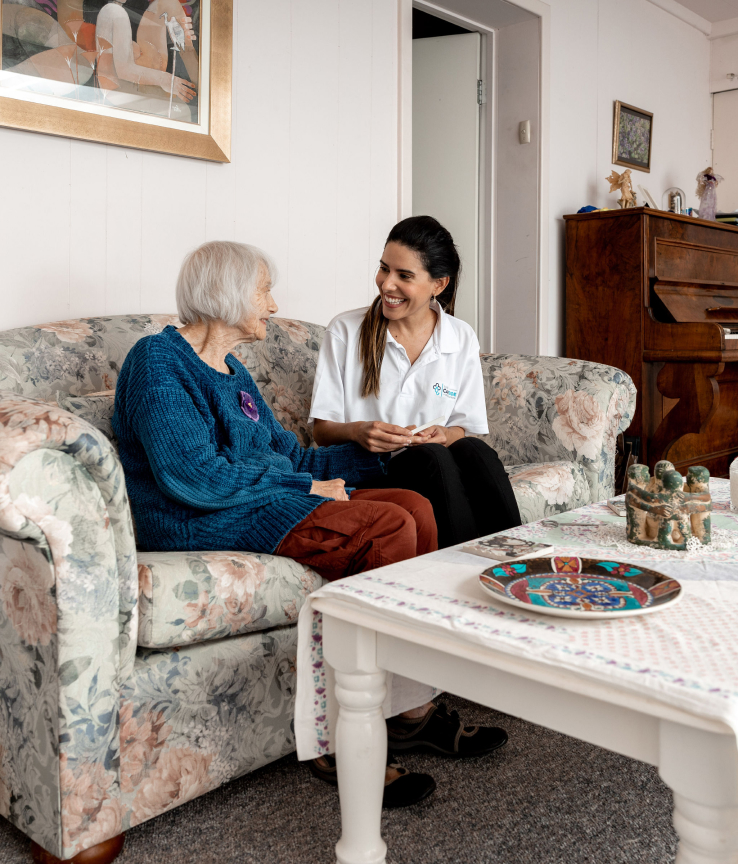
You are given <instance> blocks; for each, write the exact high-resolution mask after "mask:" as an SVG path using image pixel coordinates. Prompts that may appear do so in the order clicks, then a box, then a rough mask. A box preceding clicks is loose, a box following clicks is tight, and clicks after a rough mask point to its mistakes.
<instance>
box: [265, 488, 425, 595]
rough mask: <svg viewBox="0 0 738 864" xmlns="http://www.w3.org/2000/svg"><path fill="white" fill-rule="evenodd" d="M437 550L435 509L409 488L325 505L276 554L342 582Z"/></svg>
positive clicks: (361, 492) (353, 495) (369, 492)
mask: <svg viewBox="0 0 738 864" xmlns="http://www.w3.org/2000/svg"><path fill="white" fill-rule="evenodd" d="M436 549H438V533H437V531H436V520H435V518H434V517H433V507H432V506H431V503H430V501H428V499H427V498H423V496H422V495H418V493H417V492H411V491H409V490H407V489H357V490H356V491H355V492H352V493H351V500H350V501H326V502H324V503H323V504H321V505H320V506H319V507H317V508H316V509H315V510H313V512H312V513H311V514H310V515H309V516H308V517H307V518H305V519H303V520H302V522H299V523H298V524H297V525H295V527H294V528H293V529H292V530H291V531H290V533H289V534H288V535H287V536H286V537H285V538H284V540H282V542H281V543H280V544H279V547H278V548H277V553H276V554H278V555H285V556H286V557H287V558H294V559H295V561H299V562H300V564H306V565H307V566H308V567H312V568H313V570H316V571H317V572H318V573H320V575H321V576H322V577H323V578H324V579H330V580H331V581H332V580H334V579H341V578H342V577H343V576H353V575H354V574H355V573H363V572H364V571H365V570H373V569H374V568H375V567H383V566H384V565H385V564H394V563H395V562H396V561H405V560H406V559H407V558H414V557H415V556H416V555H425V553H426V552H435V551H436Z"/></svg>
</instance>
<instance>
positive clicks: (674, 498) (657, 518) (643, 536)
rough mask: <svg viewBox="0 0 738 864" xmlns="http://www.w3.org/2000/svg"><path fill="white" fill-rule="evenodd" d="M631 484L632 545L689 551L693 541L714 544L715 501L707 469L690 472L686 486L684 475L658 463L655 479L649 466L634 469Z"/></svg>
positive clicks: (628, 501) (630, 473)
mask: <svg viewBox="0 0 738 864" xmlns="http://www.w3.org/2000/svg"><path fill="white" fill-rule="evenodd" d="M628 481H629V482H628V492H627V494H626V496H625V506H626V516H627V524H628V540H629V541H630V542H631V543H635V544H637V545H639V546H653V547H655V548H657V549H686V548H687V541H688V540H690V539H691V538H692V537H696V538H697V539H698V540H700V542H701V543H709V542H710V540H711V515H710V514H711V512H712V498H711V497H710V472H709V471H708V470H707V468H703V467H702V466H694V467H692V468H690V469H689V472H688V474H687V483H686V486H685V484H684V478H683V477H682V475H681V474H680V473H679V472H678V471H676V470H675V469H674V466H673V465H672V463H671V462H667V461H666V460H663V461H661V462H657V463H656V465H655V467H654V472H653V477H651V476H650V474H649V471H648V467H647V466H646V465H631V466H630V468H629V469H628Z"/></svg>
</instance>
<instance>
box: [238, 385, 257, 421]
mask: <svg viewBox="0 0 738 864" xmlns="http://www.w3.org/2000/svg"><path fill="white" fill-rule="evenodd" d="M238 398H239V401H240V402H241V410H242V411H243V413H244V414H245V415H246V416H247V417H248V418H249V420H258V419H259V409H258V408H257V407H256V403H255V402H254V400H253V399H252V398H251V394H250V393H247V392H246V391H245V390H241V391H240V392H239V394H238Z"/></svg>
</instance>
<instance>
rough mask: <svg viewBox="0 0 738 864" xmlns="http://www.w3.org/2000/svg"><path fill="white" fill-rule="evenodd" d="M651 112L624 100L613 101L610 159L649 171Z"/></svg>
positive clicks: (616, 163) (627, 166) (639, 169)
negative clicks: (613, 114) (613, 118)
mask: <svg viewBox="0 0 738 864" xmlns="http://www.w3.org/2000/svg"><path fill="white" fill-rule="evenodd" d="M652 139H653V114H652V113H651V112H650V111H643V110H641V109H640V108H635V107H634V106H633V105H626V104H625V102H616V103H615V122H614V123H613V134H612V161H613V164H614V165H625V167H626V168H635V169H636V170H637V171H646V172H650V171H651V141H652Z"/></svg>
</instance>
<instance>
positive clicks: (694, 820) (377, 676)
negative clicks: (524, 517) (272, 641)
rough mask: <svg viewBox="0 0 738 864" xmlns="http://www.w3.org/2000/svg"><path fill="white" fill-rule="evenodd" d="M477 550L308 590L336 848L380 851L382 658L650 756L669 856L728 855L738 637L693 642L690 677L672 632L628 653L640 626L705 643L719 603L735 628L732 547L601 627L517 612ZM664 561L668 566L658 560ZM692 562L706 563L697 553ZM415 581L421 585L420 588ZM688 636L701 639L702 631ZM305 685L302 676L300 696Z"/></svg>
mask: <svg viewBox="0 0 738 864" xmlns="http://www.w3.org/2000/svg"><path fill="white" fill-rule="evenodd" d="M720 488H722V487H720ZM723 491H724V490H723ZM723 498H724V496H723ZM593 514H594V518H596V519H599V518H600V517H602V518H604V519H606V518H607V517H606V516H605V515H604V513H603V512H602V511H601V510H599V511H598V510H597V505H594V507H589V508H583V509H582V511H580V512H579V513H577V512H575V513H573V514H566V518H563V517H562V519H560V520H559V524H560V525H561V524H563V522H566V520H570V523H571V524H573V525H575V526H576V525H577V520H579V522H580V523H582V524H583V525H584V526H585V529H586V520H587V519H588V518H590V519H591V518H593ZM724 515H725V516H726V518H727V517H728V514H727V513H726V514H724ZM718 521H719V520H718ZM724 524H727V523H724ZM527 530H529V532H530V531H531V530H532V531H533V534H535V529H527ZM562 530H563V529H562ZM539 533H540V532H539ZM574 533H576V530H574ZM579 533H582V532H581V531H580V532H579ZM584 533H585V534H586V530H584ZM531 536H532V535H531ZM580 539H581V538H580ZM558 552H559V549H557V553H558ZM583 552H584V550H580V554H583ZM561 554H566V553H561ZM612 557H613V558H614V559H615V560H617V557H616V555H614V554H613V555H612ZM735 557H736V559H738V555H736V556H735ZM489 563H490V564H492V563H493V562H489ZM484 566H486V562H484V561H482V560H481V559H474V558H471V556H462V555H461V554H460V553H458V552H453V551H449V550H445V551H441V552H438V553H434V554H433V555H430V556H424V558H420V559H415V560H414V561H412V562H405V565H404V566H403V565H394V566H393V567H388V568H382V569H381V570H377V571H373V572H372V573H371V574H364V576H360V577H353V580H350V586H349V585H347V582H348V581H349V580H343V582H339V583H333V584H332V585H329V586H326V587H325V588H323V589H321V590H320V591H319V592H318V593H317V595H314V598H313V600H312V609H311V611H310V615H312V616H313V619H314V620H319V618H320V616H321V615H322V652H323V653H322V656H323V658H324V659H325V660H326V661H327V662H328V663H329V664H330V666H331V667H332V668H333V670H334V674H335V697H336V699H337V702H338V706H339V707H338V718H337V722H336V723H335V724H334V728H333V729H332V730H331V733H330V734H331V735H332V741H331V748H330V749H333V748H335V752H336V754H337V764H338V780H339V794H340V801H341V819H342V836H341V839H340V841H339V842H338V844H337V846H336V855H337V859H338V861H339V862H340V864H381V862H383V861H385V855H386V845H385V843H384V841H383V840H382V838H381V835H380V815H381V805H382V792H383V782H384V767H385V757H386V745H387V737H386V726H385V722H384V719H383V715H382V711H381V706H382V703H383V701H384V698H385V692H386V688H385V674H386V673H387V672H392V673H397V674H399V675H402V676H406V677H407V678H410V679H413V680H415V681H419V682H423V683H425V684H429V685H432V686H434V687H438V688H440V689H442V690H445V691H448V692H450V693H454V694H457V695H459V696H462V697H465V698H467V699H470V700H473V701H474V702H477V703H481V704H483V705H486V706H489V707H490V708H494V709H496V710H499V711H502V712H505V713H508V714H512V715H514V716H516V717H520V718H523V719H525V720H527V721H530V722H532V723H538V724H540V725H542V726H545V727H548V728H550V729H554V730H556V731H559V732H563V733H565V734H567V735H571V736H573V737H575V738H579V739H581V740H583V741H587V742H590V743H592V744H597V745H599V746H601V747H605V748H607V749H609V750H613V751H615V752H617V753H621V754H623V755H625V756H629V757H631V758H634V759H640V760H641V761H644V762H647V763H650V764H652V765H656V766H658V769H659V773H660V775H661V777H662V779H663V780H664V782H665V783H667V784H668V785H669V786H670V787H671V789H672V790H673V792H674V825H675V828H676V831H677V833H678V834H679V837H680V844H679V852H678V855H677V862H678V864H708V862H709V864H738V748H737V746H736V735H735V731H734V729H735V727H736V723H735V722H734V720H735V719H736V718H738V714H737V713H736V708H738V686H736V687H735V688H734V689H731V686H732V685H730V682H731V681H732V680H733V679H732V678H730V676H732V675H734V671H733V666H732V663H733V658H734V654H735V651H736V650H738V647H736V648H733V645H730V646H727V648H726V650H727V651H728V652H731V653H728V654H725V657H728V658H729V660H728V665H729V666H730V669H729V670H728V672H726V671H725V662H723V661H721V663H720V664H718V665H715V664H713V665H712V666H711V665H710V663H711V662H712V661H711V658H708V657H705V656H700V657H696V656H695V658H694V663H695V664H696V665H695V666H693V665H692V663H691V661H689V662H688V661H684V662H685V666H686V668H687V670H688V671H687V673H685V674H687V675H693V676H694V677H693V678H692V679H684V680H683V679H681V678H680V677H679V676H678V674H677V675H676V677H675V675H674V674H673V673H672V671H670V670H672V666H673V664H674V663H676V662H678V661H677V660H674V658H673V656H672V655H670V654H669V653H668V652H669V650H670V649H669V646H666V647H665V648H664V652H666V653H664V654H663V656H662V655H659V653H658V651H656V653H655V654H654V656H655V657H656V659H655V661H654V663H653V664H651V665H648V664H645V665H644V666H643V668H637V666H638V664H637V662H634V660H633V658H636V661H637V658H638V656H639V654H638V651H639V650H640V648H638V645H637V644H636V643H638V640H640V639H643V645H645V646H647V645H648V644H649V640H653V639H657V640H659V639H660V640H661V641H662V642H663V641H664V640H665V639H667V638H669V637H668V636H666V635H665V634H667V633H669V632H670V631H669V628H672V629H673V632H674V633H676V634H679V633H682V634H683V632H691V633H692V634H693V636H694V638H696V639H697V640H698V642H699V640H700V639H701V638H702V634H703V633H704V639H706V640H708V642H709V640H710V639H712V643H710V644H713V647H714V646H715V645H716V644H717V643H716V642H715V640H716V639H720V638H721V637H724V634H723V632H722V630H720V627H721V626H723V625H724V624H725V619H726V618H727V619H729V620H728V622H727V625H726V626H728V625H729V626H730V627H736V628H737V630H738V597H736V602H735V603H734V602H733V598H734V597H735V591H734V588H738V585H737V586H732V587H731V588H730V592H732V593H729V594H728V593H726V592H727V589H726V588H725V585H727V584H729V583H731V582H732V581H733V580H738V563H737V562H736V561H734V560H730V561H728V560H726V561H723V562H722V563H721V564H720V567H719V568H717V569H719V570H720V573H721V574H722V577H723V581H722V582H721V583H720V585H718V587H717V588H716V587H715V585H714V584H713V582H714V581H715V580H712V579H709V578H704V579H703V578H702V577H700V578H699V579H698V581H697V582H695V583H691V582H684V584H685V589H686V594H687V596H686V597H685V599H684V600H683V601H682V602H681V603H680V604H678V605H676V606H675V607H674V609H673V610H664V611H663V612H659V613H656V614H654V615H650V616H645V617H643V618H631V619H627V621H628V622H629V623H628V624H623V623H622V622H624V621H626V619H621V620H620V622H618V623H617V626H615V627H613V626H612V623H613V622H606V624H605V625H604V629H603V624H601V623H599V622H584V623H580V622H568V621H566V620H565V619H553V618H547V617H546V616H543V615H536V614H532V615H530V616H528V618H526V617H525V615H524V614H523V615H522V616H521V613H520V612H519V611H518V610H516V609H514V608H513V607H507V608H506V607H505V605H504V604H502V603H500V604H498V605H496V604H495V603H494V601H492V600H491V599H489V598H487V597H486V596H485V595H484V593H483V592H482V591H481V589H476V588H475V576H474V574H476V573H478V572H479V571H480V569H482V568H483V567H484ZM652 566H656V565H655V564H653V565H652ZM659 569H661V570H663V571H666V572H668V567H667V566H665V565H664V564H663V563H662V564H661V566H660V567H659ZM708 569H709V568H708ZM694 570H695V572H697V571H699V573H702V572H703V571H704V572H707V570H706V568H705V567H704V566H703V564H702V562H699V561H698V562H696V563H695V564H694ZM731 573H733V576H732V577H731V575H730V574H731ZM677 578H680V577H677ZM434 580H435V581H434ZM441 580H443V581H441ZM723 583H724V584H723ZM423 585H429V586H430V589H429V590H428V591H425V592H424V590H422V588H420V587H419V586H423ZM439 585H440V586H442V587H441V589H440V591H439V587H438V586H439ZM721 585H722V586H723V587H720V586H721ZM349 589H350V590H349ZM475 590H478V591H479V594H478V603H475V597H476V595H475V593H474V592H475ZM716 591H717V594H716V593H715V592H716ZM403 592H405V593H403ZM723 595H725V596H723ZM716 596H717V597H718V598H722V599H719V600H717V601H716V600H715V597H716ZM726 596H727V597H729V599H728V601H726V600H725V597H726ZM404 597H407V602H405V601H404V600H403V599H402V598H404ZM459 598H462V599H459ZM469 598H472V599H471V600H470V599H469ZM704 598H707V599H704ZM711 598H712V599H711ZM728 606H729V607H730V608H728ZM715 610H717V617H716V619H715V623H714V624H708V625H706V626H703V625H702V624H701V623H699V622H698V621H697V619H698V617H699V616H700V615H703V614H704V615H706V616H707V618H706V619H705V620H707V621H709V620H711V618H710V616H711V615H713V613H714V612H715ZM723 610H724V611H723ZM690 616H692V617H691V618H690ZM693 619H694V620H693ZM306 620H307V618H306ZM700 620H701V619H700ZM695 622H697V623H695ZM526 628H527V629H526ZM680 628H681V629H680ZM685 628H686V631H685ZM690 628H692V629H691V630H690ZM704 631H709V632H704ZM301 638H303V636H302V635H301ZM675 638H677V637H675ZM678 638H680V639H684V638H686V637H683V635H682V636H680V637H678ZM618 639H621V640H624V641H622V642H621V643H618V641H617V640H618ZM516 640H517V641H516ZM547 640H549V641H550V644H549V642H547ZM638 644H640V643H638ZM650 644H652V645H653V644H654V643H653V642H651V643H650ZM695 644H696V648H697V650H699V651H701V652H702V654H703V655H704V653H705V649H704V646H702V647H700V646H701V645H702V643H700V644H697V643H695ZM705 644H707V643H705ZM734 644H735V645H736V646H738V640H737V641H736V643H734ZM583 645H584V646H585V648H584V649H583V648H582V646H583ZM608 645H609V646H610V647H609V648H606V647H603V646H608ZM587 646H589V647H587ZM619 646H620V647H619ZM622 646H628V647H627V649H625V648H623V647H622ZM723 647H725V646H723ZM590 648H591V649H592V650H591V651H590V650H589V649H590ZM608 650H609V651H610V652H611V654H610V655H609V659H608V655H607V651H608ZM644 650H645V649H644ZM654 650H655V649H654ZM721 650H722V649H721ZM612 652H614V654H613V653H612ZM627 652H630V655H629V656H628V657H625V653H627ZM718 653H719V652H718ZM657 655H658V656H657ZM582 657H583V658H584V659H583V660H581V658H582ZM613 657H615V658H616V659H613ZM621 657H622V658H623V661H622V662H620V659H619V658H621ZM580 662H581V663H583V664H584V665H577V664H579V663H580ZM715 663H717V660H715ZM598 664H599V665H598ZM700 664H702V665H700ZM705 664H707V665H705ZM313 665H319V664H313ZM736 665H737V667H738V664H736ZM701 669H702V670H703V671H702V672H700V671H699V670H701ZM695 670H697V672H695ZM714 670H717V671H714ZM713 675H718V676H723V677H721V678H720V681H719V684H720V686H718V687H711V686H708V685H709V684H710V682H711V676H713ZM725 675H728V678H729V679H730V680H729V681H728V685H730V686H728V685H726V680H727V679H725V678H724V676H725ZM700 676H701V677H700ZM303 680H304V679H303ZM315 680H316V682H317V681H318V679H317V677H316V678H315ZM716 680H717V679H716ZM736 681H737V682H738V678H736ZM301 686H303V687H304V686H305V685H304V684H300V683H299V681H298V700H299V689H300V687H301ZM703 690H704V693H703V692H702V691H703ZM715 691H717V693H716V692H715ZM321 704H322V703H321ZM315 705H316V706H317V705H318V701H317V697H316V701H315ZM316 710H322V709H316ZM324 715H325V711H323V714H322V715H320V716H319V717H318V720H322V719H323V716H324ZM318 737H320V733H319V734H318ZM323 737H325V738H327V737H328V730H327V727H326V730H325V731H324V732H323ZM322 743H325V742H322ZM303 751H304V748H303ZM301 758H306V756H305V754H304V752H303V754H301ZM654 864H655V862H654Z"/></svg>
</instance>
